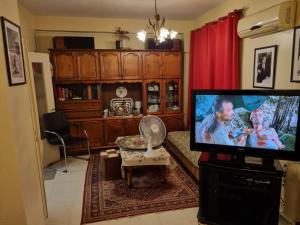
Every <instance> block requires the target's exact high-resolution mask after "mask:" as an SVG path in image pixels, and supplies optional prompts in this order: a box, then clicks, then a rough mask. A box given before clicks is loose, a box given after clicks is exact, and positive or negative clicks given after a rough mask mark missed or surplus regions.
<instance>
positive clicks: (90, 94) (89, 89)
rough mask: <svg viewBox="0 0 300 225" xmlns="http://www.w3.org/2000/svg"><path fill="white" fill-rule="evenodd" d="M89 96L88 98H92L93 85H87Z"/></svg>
mask: <svg viewBox="0 0 300 225" xmlns="http://www.w3.org/2000/svg"><path fill="white" fill-rule="evenodd" d="M87 97H88V100H91V99H92V87H91V85H88V86H87Z"/></svg>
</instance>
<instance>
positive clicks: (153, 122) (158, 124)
mask: <svg viewBox="0 0 300 225" xmlns="http://www.w3.org/2000/svg"><path fill="white" fill-rule="evenodd" d="M139 130H140V134H141V135H142V136H143V138H144V141H145V142H146V143H147V151H146V152H145V154H144V156H145V157H154V156H155V155H156V154H157V152H156V151H154V150H153V148H152V146H155V147H156V146H159V145H161V144H162V143H163V141H164V140H165V138H166V127H165V124H164V122H163V121H162V120H161V119H160V118H159V117H157V116H152V115H148V116H144V117H143V119H142V120H141V122H140V124H139Z"/></svg>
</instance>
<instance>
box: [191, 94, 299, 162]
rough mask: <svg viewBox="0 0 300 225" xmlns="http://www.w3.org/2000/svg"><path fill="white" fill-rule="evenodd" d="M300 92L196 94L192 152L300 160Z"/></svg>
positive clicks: (192, 126) (193, 105) (192, 125)
mask: <svg viewBox="0 0 300 225" xmlns="http://www.w3.org/2000/svg"><path fill="white" fill-rule="evenodd" d="M299 105H300V91H256V90H251V91H250V90H241V91H225V90H224V91H200V90H198V91H197V90H196V91H193V92H192V110H191V149H192V150H200V151H211V150H216V151H218V152H223V153H224V152H225V153H234V152H235V151H244V152H245V154H246V155H253V156H272V157H274V158H282V159H290V160H299V147H300V146H299V144H300V142H299V134H300V133H299V127H300V125H299V124H300V119H299V113H300V109H299Z"/></svg>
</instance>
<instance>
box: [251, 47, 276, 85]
mask: <svg viewBox="0 0 300 225" xmlns="http://www.w3.org/2000/svg"><path fill="white" fill-rule="evenodd" d="M276 53H277V45H273V46H268V47H263V48H256V49H255V53H254V71H253V87H258V88H271V89H273V88H274V83H275V66H276V62H275V61H276Z"/></svg>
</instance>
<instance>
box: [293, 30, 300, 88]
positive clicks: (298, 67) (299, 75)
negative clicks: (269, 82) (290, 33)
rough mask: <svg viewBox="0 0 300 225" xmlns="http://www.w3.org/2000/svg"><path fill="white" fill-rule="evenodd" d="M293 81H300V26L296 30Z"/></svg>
mask: <svg viewBox="0 0 300 225" xmlns="http://www.w3.org/2000/svg"><path fill="white" fill-rule="evenodd" d="M291 82H300V26H299V27H296V28H295V30H294V41H293V58H292V72H291Z"/></svg>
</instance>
